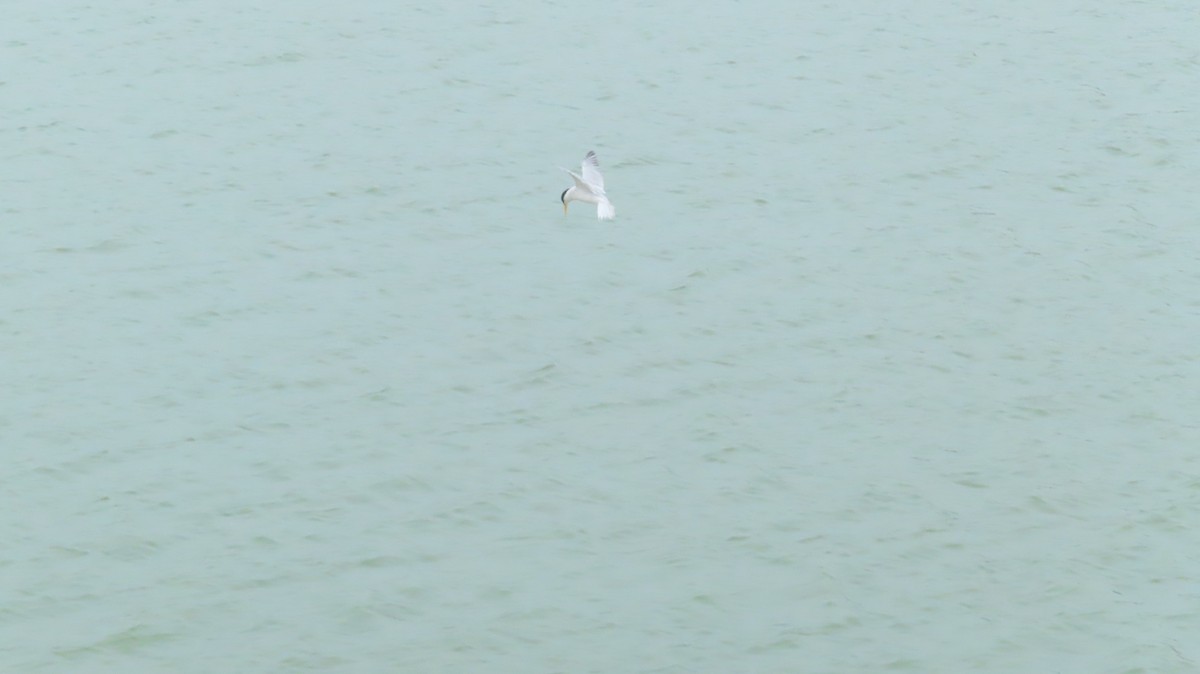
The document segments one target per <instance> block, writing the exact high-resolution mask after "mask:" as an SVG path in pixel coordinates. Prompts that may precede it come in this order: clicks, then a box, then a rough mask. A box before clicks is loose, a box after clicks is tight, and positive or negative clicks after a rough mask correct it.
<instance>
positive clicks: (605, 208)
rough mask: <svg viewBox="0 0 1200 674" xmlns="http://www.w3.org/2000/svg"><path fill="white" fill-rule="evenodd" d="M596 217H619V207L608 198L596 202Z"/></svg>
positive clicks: (607, 218)
mask: <svg viewBox="0 0 1200 674" xmlns="http://www.w3.org/2000/svg"><path fill="white" fill-rule="evenodd" d="M596 217H597V218H599V219H601V220H612V219H613V218H615V217H617V208H616V206H613V205H612V202H611V201H609V200H608V199H605V200H603V201H601V202H600V203H598V204H596Z"/></svg>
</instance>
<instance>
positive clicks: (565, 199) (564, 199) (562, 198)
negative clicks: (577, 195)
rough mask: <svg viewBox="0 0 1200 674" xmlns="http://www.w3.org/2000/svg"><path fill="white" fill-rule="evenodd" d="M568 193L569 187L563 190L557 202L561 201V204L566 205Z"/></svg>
mask: <svg viewBox="0 0 1200 674" xmlns="http://www.w3.org/2000/svg"><path fill="white" fill-rule="evenodd" d="M570 191H571V188H570V187H568V188H567V189H565V190H563V193H562V196H560V197H559V198H558V200H559V201H561V202H563V203H564V204H565V203H567V192H570Z"/></svg>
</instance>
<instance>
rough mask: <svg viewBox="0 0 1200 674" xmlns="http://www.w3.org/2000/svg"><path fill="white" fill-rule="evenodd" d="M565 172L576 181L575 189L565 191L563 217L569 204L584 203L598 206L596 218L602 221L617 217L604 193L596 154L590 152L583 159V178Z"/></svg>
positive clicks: (563, 195) (570, 172) (571, 172)
mask: <svg viewBox="0 0 1200 674" xmlns="http://www.w3.org/2000/svg"><path fill="white" fill-rule="evenodd" d="M563 170H564V171H566V172H567V173H569V174H571V178H573V179H574V180H575V186H574V187H568V188H567V189H565V190H563V193H562V197H561V199H562V204H563V215H566V213H567V204H568V203H570V202H572V201H582V202H584V203H585V204H596V217H597V218H598V219H600V220H612V219H613V218H615V217H617V209H616V208H615V207H613V205H612V202H611V201H609V200H608V195H607V194H606V193H605V192H604V176H602V175H600V162H599V161H598V160H597V159H596V153H595V152H588V153H587V156H586V157H584V158H583V167H582V168H581V169H580V173H582V174H583V175H582V176H579V175H576V173H575V172H574V171H570V170H567V169H563Z"/></svg>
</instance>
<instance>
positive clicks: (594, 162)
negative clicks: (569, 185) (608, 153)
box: [571, 151, 604, 194]
mask: <svg viewBox="0 0 1200 674" xmlns="http://www.w3.org/2000/svg"><path fill="white" fill-rule="evenodd" d="M571 175H575V174H574V173H572V174H571ZM583 181H584V182H585V183H587V184H589V185H591V186H593V187H598V188H600V189H599V193H600V194H603V193H604V176H602V175H600V160H599V159H596V153H595V152H592V151H589V152H588V153H587V156H586V157H584V158H583ZM593 191H595V190H593Z"/></svg>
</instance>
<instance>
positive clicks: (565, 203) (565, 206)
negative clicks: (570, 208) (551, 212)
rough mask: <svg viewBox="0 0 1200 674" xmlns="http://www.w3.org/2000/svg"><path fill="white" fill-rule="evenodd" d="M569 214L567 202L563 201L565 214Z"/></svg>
mask: <svg viewBox="0 0 1200 674" xmlns="http://www.w3.org/2000/svg"><path fill="white" fill-rule="evenodd" d="M566 214H567V202H565V201H564V202H563V215H566Z"/></svg>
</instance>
